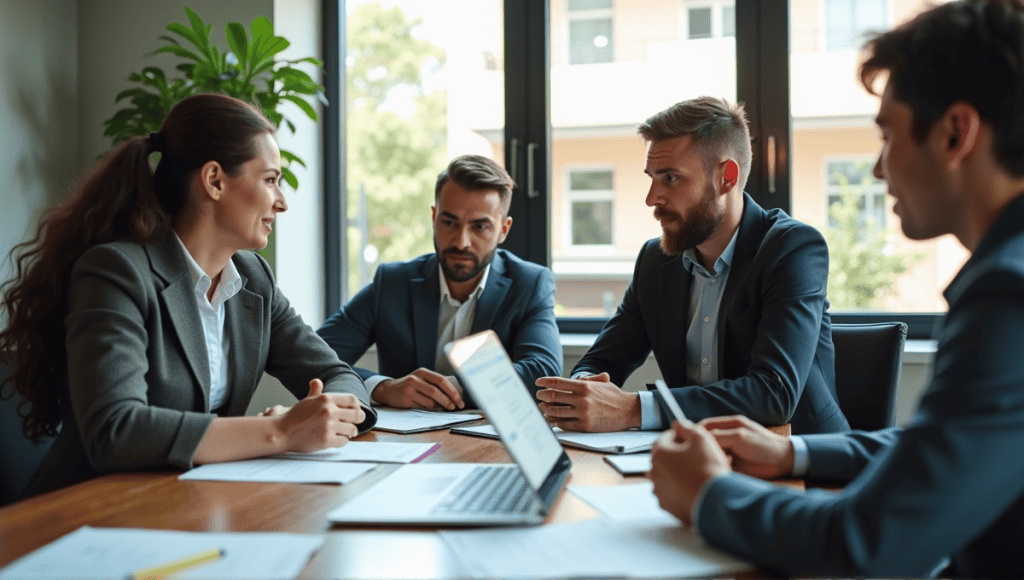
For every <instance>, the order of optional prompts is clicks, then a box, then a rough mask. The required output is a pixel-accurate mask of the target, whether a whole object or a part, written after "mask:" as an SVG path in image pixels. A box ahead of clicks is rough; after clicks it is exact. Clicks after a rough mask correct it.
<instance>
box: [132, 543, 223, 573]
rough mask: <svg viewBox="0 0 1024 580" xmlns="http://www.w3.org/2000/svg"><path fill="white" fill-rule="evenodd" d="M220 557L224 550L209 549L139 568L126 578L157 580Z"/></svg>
mask: <svg viewBox="0 0 1024 580" xmlns="http://www.w3.org/2000/svg"><path fill="white" fill-rule="evenodd" d="M222 556H224V550H221V549H220V548H210V549H209V550H203V551H202V552H196V553H195V554H190V555H188V556H182V557H181V558H177V559H175V560H171V561H170V562H164V563H163V564H157V565H156V566H150V567H148V568H140V569H138V570H136V571H134V572H132V573H131V575H130V576H128V578H129V580H159V579H160V578H165V577H167V576H170V575H171V574H175V573H177V572H181V571H182V570H186V569H188V568H192V567H195V566H199V565H200V564H206V563H207V562H213V561H214V560H219V559H220V558H221V557H222Z"/></svg>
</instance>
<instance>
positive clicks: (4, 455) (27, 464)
mask: <svg viewBox="0 0 1024 580" xmlns="http://www.w3.org/2000/svg"><path fill="white" fill-rule="evenodd" d="M12 358H13V357H12V356H11V355H10V354H9V353H0V379H3V378H6V377H7V376H8V373H9V372H11V364H10V362H11V359H12ZM12 390H13V385H7V386H6V387H5V388H3V389H2V390H0V465H2V466H3V476H2V477H0V507H2V506H5V505H7V504H11V503H14V502H15V501H17V500H18V498H19V497H20V496H21V492H22V491H24V489H25V486H26V485H27V484H28V480H29V478H31V477H32V474H33V473H35V471H36V468H37V467H39V464H40V463H41V462H42V461H43V457H44V456H46V452H47V451H49V450H50V445H51V444H52V443H53V439H47V440H45V441H43V442H42V443H39V444H35V443H33V442H32V441H31V440H29V439H28V438H27V437H25V434H24V433H23V432H22V430H21V415H19V414H18V405H19V404H20V403H21V401H22V398H21V396H20V395H18V394H17V393H14V392H12Z"/></svg>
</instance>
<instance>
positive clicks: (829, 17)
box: [825, 0, 889, 50]
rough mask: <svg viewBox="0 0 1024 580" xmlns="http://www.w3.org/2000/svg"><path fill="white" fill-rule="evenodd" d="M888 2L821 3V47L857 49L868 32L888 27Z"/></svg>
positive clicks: (842, 0)
mask: <svg viewBox="0 0 1024 580" xmlns="http://www.w3.org/2000/svg"><path fill="white" fill-rule="evenodd" d="M888 4H889V3H888V0H825V46H826V48H827V49H828V50H845V49H857V48H860V45H861V44H863V43H864V41H865V40H867V37H868V35H869V34H870V33H872V32H879V31H882V30H885V29H887V28H889V19H888V12H889V6H888Z"/></svg>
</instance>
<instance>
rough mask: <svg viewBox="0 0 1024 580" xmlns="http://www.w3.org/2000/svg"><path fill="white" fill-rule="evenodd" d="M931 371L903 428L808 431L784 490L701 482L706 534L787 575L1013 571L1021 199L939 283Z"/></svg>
mask: <svg viewBox="0 0 1024 580" xmlns="http://www.w3.org/2000/svg"><path fill="white" fill-rule="evenodd" d="M945 296H946V300H947V301H948V302H949V313H948V314H947V315H946V318H945V320H944V321H943V325H942V328H941V331H940V334H939V337H938V351H937V352H936V354H935V366H934V371H933V379H932V383H931V385H929V387H928V389H927V391H926V392H925V395H924V397H923V398H922V399H921V404H920V407H919V410H918V412H917V414H916V415H915V416H914V418H913V420H912V421H911V422H910V424H909V425H908V426H907V427H906V428H905V429H902V430H901V429H899V428H892V429H888V430H885V431H880V432H875V433H865V432H852V433H849V434H844V435H840V434H835V435H815V436H810V437H806V438H805V439H806V441H807V445H808V450H809V452H810V471H809V472H808V476H809V477H814V478H828V479H833V480H838V481H843V482H849V484H848V485H847V486H846V487H845V488H844V490H843V491H842V492H841V493H830V492H821V491H814V490H812V491H809V492H807V493H806V494H804V493H792V492H789V491H785V490H783V489H781V488H779V487H776V486H773V485H771V484H768V483H765V482H762V481H758V480H755V479H752V478H748V477H745V476H742V475H735V474H733V475H729V476H726V477H724V478H722V479H719V480H717V481H715V482H714V483H712V484H711V485H710V486H709V488H708V491H707V494H706V496H705V497H704V501H703V503H702V504H701V506H700V513H699V514H698V525H699V527H700V531H701V533H702V534H703V535H704V537H705V538H706V539H707V540H708V541H710V542H711V543H713V544H715V545H717V546H720V547H723V548H726V549H728V550H730V551H732V552H735V553H738V554H740V555H742V556H744V557H746V558H748V559H751V560H754V561H756V562H759V563H761V564H763V565H765V566H768V567H770V568H773V569H775V570H779V571H781V572H783V573H785V574H786V575H787V576H788V575H797V576H808V575H822V576H922V575H925V574H927V573H928V572H929V571H930V570H932V569H933V568H934V567H935V566H936V564H937V563H938V562H939V561H941V560H942V558H943V557H945V556H947V555H951V558H952V563H953V569H952V570H950V571H949V572H951V574H952V575H953V576H966V577H980V578H1000V577H1005V578H1024V559H1021V557H1020V547H1021V544H1022V543H1024V342H1022V341H1021V330H1022V329H1024V196H1021V197H1020V198H1018V199H1017V200H1016V201H1015V202H1013V204H1012V205H1011V206H1010V207H1009V208H1008V209H1007V210H1006V211H1004V213H1003V215H1002V216H1000V217H999V218H998V219H997V220H996V222H995V224H993V226H992V228H991V229H990V230H989V232H988V233H987V235H986V236H985V239H984V240H983V241H982V243H981V244H980V245H979V247H978V248H977V250H976V251H975V253H974V255H973V256H972V257H971V259H970V260H969V261H968V262H967V263H966V264H965V265H964V267H963V269H961V271H960V273H959V274H957V277H956V278H955V279H954V280H953V282H952V283H951V284H950V286H949V288H947V289H946V293H945Z"/></svg>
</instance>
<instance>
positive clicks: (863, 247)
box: [790, 0, 967, 313]
mask: <svg viewBox="0 0 1024 580" xmlns="http://www.w3.org/2000/svg"><path fill="white" fill-rule="evenodd" d="M930 4H931V3H930V2H926V1H925V0H891V2H885V1H884V0H857V1H852V0H826V1H825V2H821V1H820V0H791V4H790V6H791V10H790V14H791V18H790V27H791V30H790V39H791V41H790V46H791V50H792V52H791V55H790V102H791V114H792V123H793V139H792V181H793V183H792V192H793V193H792V207H791V210H790V213H791V214H792V215H793V217H795V218H797V219H799V220H801V221H803V222H805V223H808V224H811V225H813V226H815V227H817V228H819V229H820V230H821V231H822V233H823V234H824V235H825V239H826V241H827V242H828V245H829V280H828V295H829V300H830V302H831V305H832V310H833V311H836V312H842V311H855V312H856V311H860V312H864V311H869V312H893V313H900V312H918V313H927V312H943V311H945V310H946V302H945V300H944V299H943V298H942V290H943V289H944V288H945V287H946V286H947V285H948V284H949V282H950V281H951V280H952V278H953V276H954V275H955V274H956V272H957V271H958V270H959V269H960V267H961V266H962V265H963V263H964V261H965V260H966V259H967V252H966V250H964V249H963V248H962V247H961V246H960V245H959V243H957V241H956V240H955V239H954V238H953V237H952V236H944V237H942V238H939V239H935V240H927V241H913V240H910V239H908V238H907V237H906V236H904V235H903V233H902V231H901V230H900V223H899V217H898V216H896V215H895V214H893V212H892V203H893V202H892V198H891V197H890V196H888V195H887V194H886V189H885V184H884V183H882V182H880V181H878V180H876V179H875V178H874V177H873V176H872V175H871V169H872V166H873V165H874V163H875V160H876V158H877V155H878V151H879V149H880V142H879V139H878V129H877V128H876V127H875V125H874V117H875V115H876V114H877V113H878V98H877V97H874V96H872V95H870V94H869V93H868V92H867V91H865V90H864V88H863V87H862V86H861V85H860V82H859V80H858V77H857V66H858V64H859V54H858V51H856V50H839V51H834V50H832V49H833V48H836V47H837V46H838V44H834V43H833V41H834V40H835V38H839V37H841V36H842V35H843V34H845V37H844V38H846V40H845V41H844V43H841V44H843V47H844V48H859V47H860V45H861V44H862V43H863V42H864V39H865V37H864V36H863V35H864V33H865V32H866V31H868V30H871V31H881V30H880V28H881V29H884V28H889V27H891V26H892V23H899V22H904V21H906V20H907V19H909V18H911V17H913V16H914V15H916V14H917V13H919V12H920V11H921V10H923V9H925V8H926V7H927V6H928V5H930ZM890 11H891V14H890ZM880 23H884V26H881V27H880V26H879V24H880ZM847 25H848V26H849V30H847V31H846V32H837V31H840V29H841V28H842V26H847ZM851 39H855V40H853V41H852V44H851Z"/></svg>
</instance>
